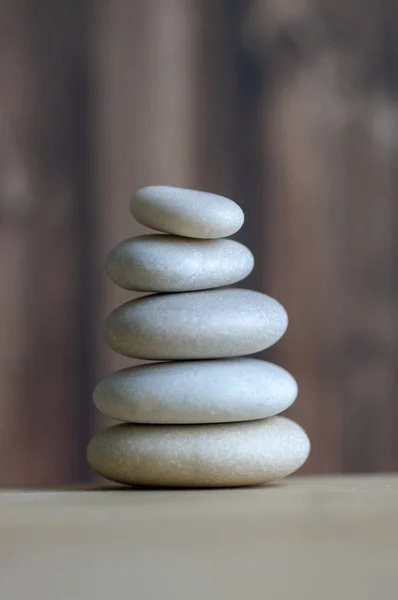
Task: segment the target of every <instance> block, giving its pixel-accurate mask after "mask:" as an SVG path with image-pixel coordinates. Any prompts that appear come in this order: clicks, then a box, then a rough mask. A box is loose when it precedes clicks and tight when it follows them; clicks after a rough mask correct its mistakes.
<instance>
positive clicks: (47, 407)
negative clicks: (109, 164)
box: [0, 0, 92, 484]
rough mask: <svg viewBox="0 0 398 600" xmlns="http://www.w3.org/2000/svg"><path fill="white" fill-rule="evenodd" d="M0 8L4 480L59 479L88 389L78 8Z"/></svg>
mask: <svg viewBox="0 0 398 600" xmlns="http://www.w3.org/2000/svg"><path fill="white" fill-rule="evenodd" d="M0 11H1V17H0V22H1V35H0V46H1V48H0V56H1V58H0V194H1V195H0V211H1V212H0V215H1V216H0V218H1V222H0V227H1V234H2V235H1V249H2V252H1V261H0V268H1V277H2V310H1V312H0V320H1V329H2V336H1V342H0V344H1V350H0V355H1V377H0V385H1V401H0V404H1V413H2V418H1V426H0V427H1V431H0V444H1V457H0V478H1V481H2V482H3V483H6V482H8V483H9V484H12V483H14V484H17V483H25V484H28V483H32V482H36V483H39V482H41V483H45V482H49V481H52V482H54V483H55V482H65V481H70V480H71V479H74V478H75V477H76V478H77V477H78V475H79V470H80V467H81V466H82V465H81V463H79V456H78V454H79V450H80V447H79V446H80V442H82V443H84V442H85V439H87V432H86V430H85V429H86V413H85V410H84V409H85V407H86V406H87V405H88V403H87V402H86V401H85V398H86V396H87V390H88V389H89V388H90V387H91V384H92V382H91V380H90V358H89V356H90V351H89V349H88V348H89V346H90V342H88V340H89V338H90V334H89V331H90V327H89V322H90V319H89V315H90V313H89V312H88V311H87V299H88V297H89V294H88V283H89V272H88V268H87V264H88V262H87V261H88V256H89V242H87V240H89V238H90V223H89V219H88V218H87V212H86V209H85V207H86V206H87V198H86V192H87V189H86V171H85V165H86V159H87V153H86V139H87V135H86V109H87V105H86V74H85V73H84V69H85V66H86V65H85V60H86V48H85V40H86V37H85V35H86V25H87V22H86V19H85V12H84V11H85V3H81V2H70V3H68V5H67V6H64V5H54V4H53V3H51V2H46V1H42V2H38V3H35V5H34V6H33V5H30V4H29V3H26V2H23V1H20V0H17V1H16V2H13V1H12V2H11V1H8V0H6V1H5V2H2V5H1V9H0ZM55 32H57V33H56V34H55ZM71 440H73V444H72V443H71ZM53 457H56V461H54V460H53ZM82 472H85V473H87V469H86V468H85V467H84V466H83V468H82Z"/></svg>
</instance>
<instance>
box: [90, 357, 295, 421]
mask: <svg viewBox="0 0 398 600" xmlns="http://www.w3.org/2000/svg"><path fill="white" fill-rule="evenodd" d="M296 397H297V383H296V381H295V380H294V378H293V377H292V376H291V375H290V373H288V372H287V371H285V369H282V368H281V367H278V366H277V365H274V364H272V363H269V362H265V361H263V360H258V359H255V358H232V359H219V360H201V361H184V362H166V363H154V364H149V365H140V366H138V367H131V368H127V369H123V370H121V371H117V372H116V373H112V374H111V375H108V376H107V377H106V378H105V379H103V380H102V381H101V382H100V383H99V384H98V385H97V387H96V388H95V390H94V403H95V405H96V407H97V408H98V410H100V411H101V412H102V413H103V414H104V415H106V416H108V417H111V418H113V419H118V420H119V421H127V422H130V423H152V424H179V423H181V424H182V423H228V422H233V421H249V420H253V419H262V418H264V417H270V416H273V415H276V414H278V413H280V412H282V411H284V410H286V408H288V407H289V406H290V405H291V404H293V402H294V401H295V399H296Z"/></svg>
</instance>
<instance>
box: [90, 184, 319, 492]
mask: <svg viewBox="0 0 398 600" xmlns="http://www.w3.org/2000/svg"><path fill="white" fill-rule="evenodd" d="M131 212H132V214H133V215H134V216H135V218H136V219H137V220H138V221H139V222H140V223H142V224H143V225H145V226H147V227H151V228H153V229H155V230H157V231H161V232H163V233H161V234H149V235H144V236H138V237H136V238H131V239H129V240H125V241H124V242H121V243H120V244H119V245H118V246H116V248H114V249H113V250H112V251H111V252H110V254H109V256H108V259H107V264H106V267H107V272H108V275H109V277H110V278H111V279H112V281H114V282H115V283H116V284H117V285H119V286H120V287H123V288H125V289H128V290H132V291H140V292H158V293H157V294H156V293H155V294H150V295H149V296H144V297H142V298H138V299H135V300H131V301H129V302H127V303H125V304H124V305H122V306H120V307H119V308H116V309H115V310H114V311H113V312H112V313H111V314H110V315H109V317H108V318H107V319H106V321H105V325H104V338H105V341H106V342H107V344H108V345H109V346H110V347H111V348H112V349H113V350H114V351H116V352H118V353H119V354H123V355H125V356H129V357H133V358H140V359H147V360H151V361H177V362H157V363H156V362H155V363H150V364H147V365H140V366H135V367H130V368H127V369H123V370H121V371H118V372H116V373H113V374H110V375H108V376H107V377H105V378H104V379H103V380H102V381H101V382H100V383H99V384H98V385H97V387H96V389H95V391H94V402H95V405H96V407H97V408H98V409H99V410H100V411H101V412H102V413H103V414H104V415H106V416H108V417H111V418H114V419H117V420H120V421H125V423H124V424H121V425H116V426H113V427H109V428H108V429H106V430H105V431H103V432H101V433H99V434H97V435H96V436H95V437H94V438H93V440H92V441H91V442H90V444H89V447H88V450H87V457H88V461H89V464H90V465H91V467H92V468H93V469H94V470H95V471H97V472H98V473H99V474H100V475H102V476H103V477H106V478H108V479H111V480H113V481H116V482H119V483H123V484H126V485H130V486H148V487H187V488H192V487H236V486H246V485H254V484H260V483H267V482H269V481H273V480H275V479H280V478H283V477H286V476H287V475H290V474H291V473H293V472H294V471H296V470H297V469H299V468H300V467H301V466H302V464H303V463H304V462H305V461H306V459H307V456H308V454H309V451H310V442H309V439H308V437H307V435H306V433H305V432H304V431H303V429H302V428H301V427H300V426H299V425H297V424H296V423H294V422H293V421H291V420H290V419H287V418H286V417H281V416H276V415H279V413H281V412H282V411H284V410H286V408H288V407H289V406H291V404H292V403H293V402H294V401H295V399H296V397H297V392H298V389H297V384H296V382H295V380H294V378H293V377H292V376H291V375H290V374H289V373H288V372H287V371H285V370H284V369H282V368H281V367H278V366H276V365H274V364H271V363H269V362H265V361H263V360H259V359H257V358H250V357H245V355H246V354H253V353H256V352H259V351H261V350H264V349H265V348H268V347H270V346H272V345H273V344H275V343H276V342H277V341H278V340H279V339H280V338H281V337H282V335H283V334H284V332H285V331H286V328H287V325H288V318H287V314H286V311H285V310H284V308H283V307H282V306H281V304H279V302H277V301H276V300H274V299H273V298H271V297H269V296H266V295H264V294H260V293H259V292H255V291H252V290H248V289H241V288H228V287H224V286H228V285H231V284H235V283H238V282H239V281H241V280H242V279H244V278H245V277H247V276H248V275H249V274H250V272H251V271H252V269H253V266H254V258H253V255H252V253H251V252H250V250H249V249H248V248H246V247H245V246H243V245H242V244H240V243H238V242H236V241H233V240H228V239H224V238H225V237H226V236H228V235H232V234H233V233H235V232H236V231H238V230H239V229H240V227H241V226H242V224H243V221H244V215H243V211H242V210H241V208H240V207H239V206H238V205H237V204H236V203H235V202H233V201H232V200H229V199H228V198H224V197H222V196H217V195H215V194H209V193H205V192H198V191H195V190H185V189H182V188H172V187H168V186H149V187H146V188H142V189H141V190H138V192H137V193H136V194H135V196H134V198H133V200H132V203H131ZM217 288H218V289H217Z"/></svg>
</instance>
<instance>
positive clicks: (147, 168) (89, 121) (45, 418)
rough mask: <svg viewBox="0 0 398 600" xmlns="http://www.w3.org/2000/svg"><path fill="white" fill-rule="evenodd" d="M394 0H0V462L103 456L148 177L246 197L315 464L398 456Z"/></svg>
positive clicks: (78, 464) (26, 469)
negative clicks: (106, 330)
mask: <svg viewBox="0 0 398 600" xmlns="http://www.w3.org/2000/svg"><path fill="white" fill-rule="evenodd" d="M397 28H398V7H397V6H396V5H395V3H394V2H391V1H389V0H366V1H365V0H361V2H359V1H358V0H345V1H344V2H343V0H267V1H262V0H230V1H229V0H162V1H160V0H131V1H130V2H127V1H124V0H113V1H112V2H111V0H98V1H93V0H81V1H79V2H78V1H77V0H70V1H69V2H68V3H54V2H51V1H50V0H34V1H32V2H26V0H2V2H1V3H0V232H1V235H0V244H1V246H0V247H1V250H2V251H1V254H0V274H1V280H2V286H1V294H0V308H1V310H0V325H1V330H2V335H1V337H0V449H1V452H0V483H1V484H8V485H13V484H18V485H19V484H33V483H34V484H44V483H61V482H68V481H75V480H85V479H87V478H88V477H90V474H89V471H88V469H87V467H86V463H85V458H84V448H85V445H86V443H87V440H88V438H89V437H90V435H91V434H92V432H93V431H94V430H96V429H97V428H98V427H101V426H103V424H104V423H103V421H102V419H101V418H100V417H98V416H97V415H96V414H95V411H94V409H93V406H92V403H91V390H92V388H93V386H94V384H95V381H96V380H97V379H98V378H99V377H101V376H102V375H103V374H105V373H106V372H108V371H110V370H113V369H116V368H119V367H121V366H124V365H125V364H127V361H126V360H125V359H122V358H121V357H118V356H116V355H114V354H112V353H111V352H110V351H108V350H107V349H106V348H105V347H104V345H103V344H102V342H101V320H102V318H103V317H104V316H105V315H106V314H107V313H108V312H109V311H110V310H111V309H112V308H113V307H114V306H116V305H117V304H118V303H120V302H121V301H123V300H124V299H125V298H126V297H127V295H126V293H125V292H122V291H121V290H118V289H117V288H116V287H115V286H112V285H111V284H110V283H108V282H107V281H106V280H105V276H104V268H103V263H104V259H105V256H106V254H107V252H108V251H109V249H110V248H111V247H112V246H113V245H114V244H116V243H117V242H118V241H120V240H121V239H123V238H125V237H128V236H131V235H135V234H138V233H140V232H141V231H142V228H141V227H140V226H139V225H138V224H135V223H134V222H133V220H132V219H130V218H129V214H128V202H129V198H130V196H131V194H132V192H133V190H134V189H136V188H138V187H140V186H142V185H146V184H149V183H151V184H160V183H163V184H169V185H180V186H186V187H193V188H199V189H205V190H209V191H214V192H216V193H221V194H224V195H227V196H231V197H232V198H234V199H235V200H236V201H238V202H239V203H240V204H241V205H242V207H243V208H244V210H245V212H246V215H247V218H246V224H245V227H244V229H243V231H242V232H240V233H239V234H238V235H237V239H240V240H241V241H243V242H244V243H246V244H247V245H249V246H250V247H251V249H252V250H253V251H254V252H255V254H256V269H255V271H254V272H253V274H252V275H251V276H250V277H249V278H248V280H247V285H248V286H249V287H253V288H256V289H259V290H261V291H263V292H266V293H269V294H271V295H273V296H275V297H276V298H278V299H279V300H280V301H281V302H282V303H283V304H284V305H285V306H286V308H287V310H288V312H289V315H290V328H289V330H288V333H287V334H286V336H285V337H284V338H283V339H282V340H281V342H280V343H278V345H277V346H276V347H275V348H273V349H271V350H270V351H267V352H265V353H264V354H263V356H264V357H266V358H268V359H270V360H275V361H276V362H278V363H279V364H281V365H282V366H285V367H286V368H288V369H289V370H290V371H291V372H292V373H293V374H294V376H295V377H296V378H297V380H298V382H299V385H300V395H299V398H298V400H297V402H296V404H295V405H294V407H292V409H291V410H290V411H289V413H290V414H291V416H292V417H293V418H295V419H296V420H297V421H298V422H300V423H301V424H302V425H303V426H304V427H305V428H306V429H307V431H308V433H309V435H310V437H311V439H312V443H313V451H312V455H311V457H310V459H309V461H308V463H307V465H306V466H305V467H304V469H303V472H307V473H336V472H368V471H389V470H396V469H397V468H398V436H397V435H396V431H397V426H398V403H397V396H398V382H397V374H396V373H397V368H396V367H397V358H398V319H397V296H398V286H397V281H398V279H397V276H396V262H397V255H398V252H397V241H396V240H397V223H398V210H397V191H398V185H397V181H398V180H397V175H396V174H397V165H398V161H397V158H398V153H397V140H398V109H397V106H398V105H397V92H398V41H397V36H396V31H397Z"/></svg>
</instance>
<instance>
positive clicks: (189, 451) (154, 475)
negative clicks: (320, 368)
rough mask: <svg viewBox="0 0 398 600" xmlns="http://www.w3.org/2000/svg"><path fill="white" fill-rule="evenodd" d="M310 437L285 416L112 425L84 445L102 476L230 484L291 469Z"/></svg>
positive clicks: (135, 481) (148, 482) (138, 481)
mask: <svg viewBox="0 0 398 600" xmlns="http://www.w3.org/2000/svg"><path fill="white" fill-rule="evenodd" d="M309 451H310V443H309V439H308V437H307V435H306V433H305V432H304V431H303V429H302V428H301V427H300V426H299V425H297V424H296V423H294V422H293V421H291V420H290V419H286V418H285V417H270V418H269V419H261V420H259V421H249V422H247V423H227V424H217V425H131V424H123V425H116V426H113V427H110V428H108V429H106V430H105V431H102V432H101V433H99V434H97V435H96V436H95V437H94V438H93V439H92V441H91V442H90V444H89V446H88V449H87V458H88V461H89V463H90V465H91V467H92V468H93V469H94V470H95V471H97V473H99V474H100V475H102V476H103V477H106V478H107V479H111V480H113V481H117V482H119V483H124V484H127V485H140V486H157V487H161V486H166V487H232V486H242V485H253V484H260V483H266V482H268V481H273V480H275V479H280V478H282V477H286V476H287V475H290V474H291V473H293V472H294V471H296V470H297V469H298V468H300V467H301V466H302V464H303V463H304V462H305V461H306V459H307V456H308V454H309Z"/></svg>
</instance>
